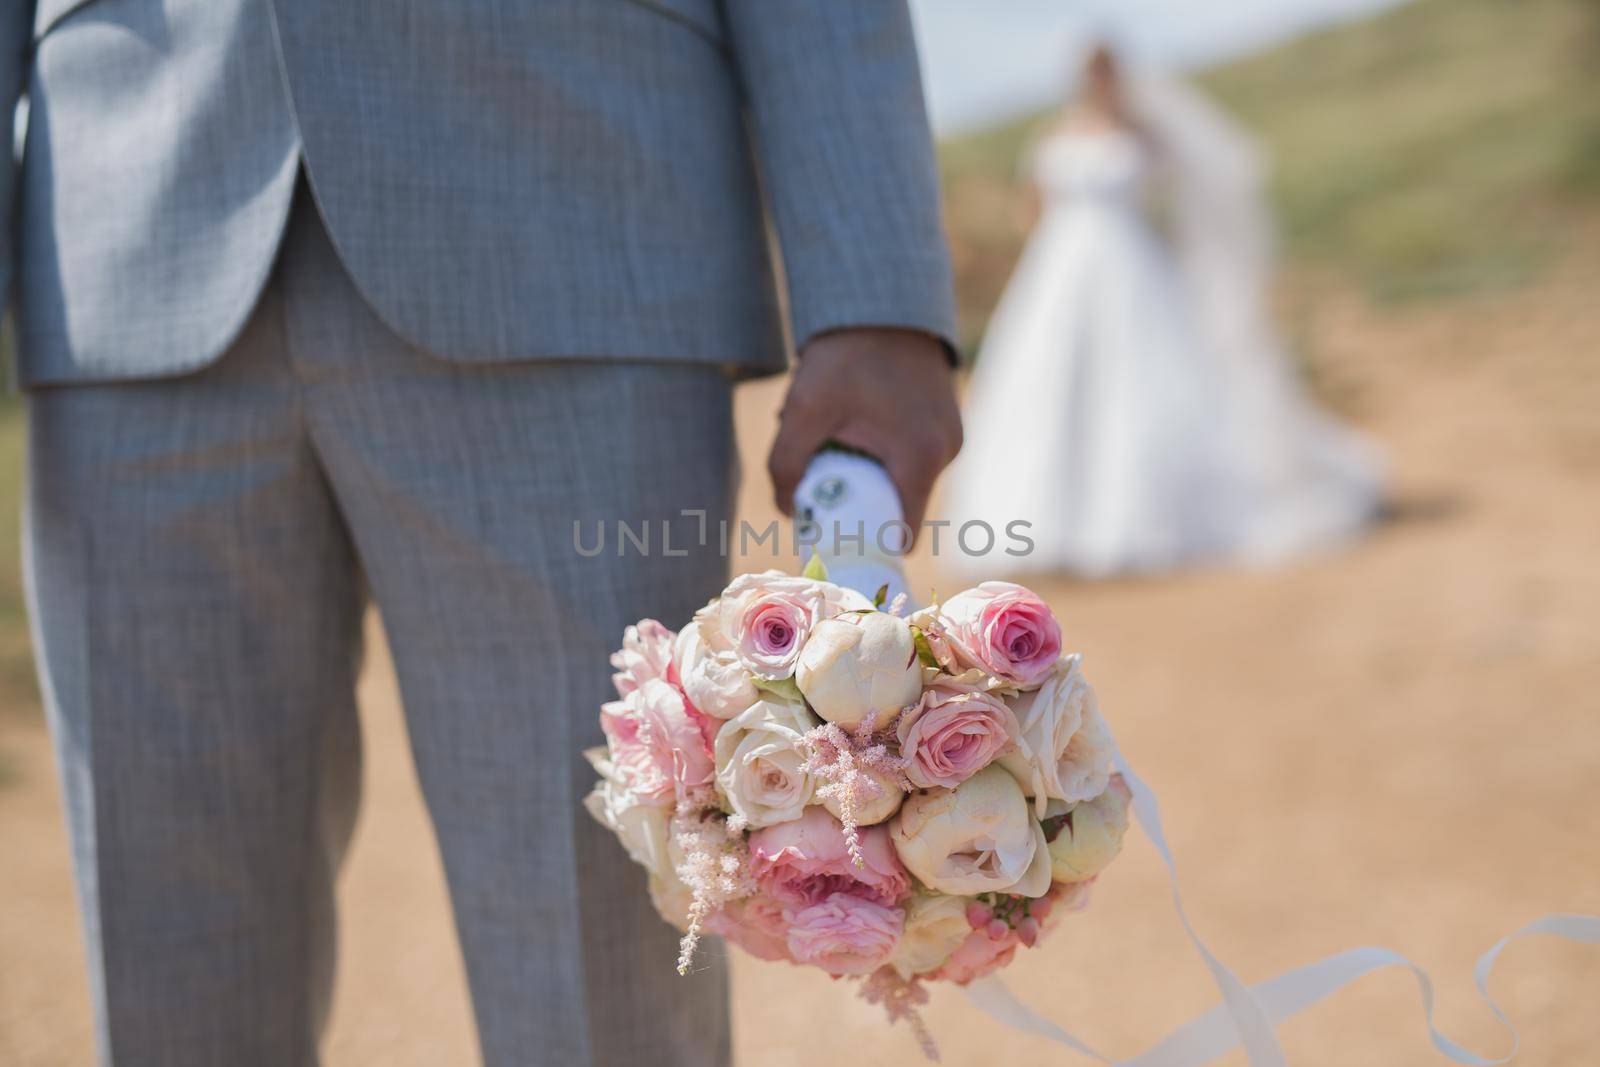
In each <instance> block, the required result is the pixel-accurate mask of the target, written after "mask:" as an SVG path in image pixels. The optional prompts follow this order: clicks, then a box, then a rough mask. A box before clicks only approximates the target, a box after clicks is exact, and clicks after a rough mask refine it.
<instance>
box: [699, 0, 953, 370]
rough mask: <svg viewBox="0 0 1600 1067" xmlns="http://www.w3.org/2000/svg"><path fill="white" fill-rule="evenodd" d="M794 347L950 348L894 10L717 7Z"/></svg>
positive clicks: (914, 91) (932, 178) (949, 319)
mask: <svg viewBox="0 0 1600 1067" xmlns="http://www.w3.org/2000/svg"><path fill="white" fill-rule="evenodd" d="M724 19H725V24H726V27H727V31H728V38H729V42H730V45H731V48H732V54H733V59H734V63H735V65H736V66H737V68H738V72H739V76H740V78H741V81H742V83H743V86H744V92H745V96H746V106H747V110H748V114H749V122H750V128H751V139H752V142H753V146H754V150H755V154H756V159H757V162H758V165H759V167H760V170H761V175H762V183H763V188H764V191H765V195H766V198H767V203H768V206H769V209H770V211H771V213H772V219H773V223H774V225H775V226H776V228H777V236H778V243H779V246H780V247H781V249H782V257H783V268H784V274H785V275H786V280H787V284H788V298H789V315H790V323H791V327H792V329H793V333H794V339H795V343H796V344H797V345H799V346H802V347H803V346H804V345H805V343H806V342H807V341H808V340H810V339H811V338H812V337H815V336H816V335H817V334H820V333H824V332H827V331H829V330H836V329H841V328H845V327H851V326H897V327H902V328H906V329H913V330H919V331H922V332H925V333H929V334H932V335H934V336H936V337H938V338H940V339H941V340H943V341H944V342H945V343H946V345H947V346H949V348H950V350H951V351H952V352H954V351H955V347H954V343H953V342H954V339H955V336H956V325H955V308H954V303H955V302H954V296H953V293H952V286H951V272H950V258H949V251H948V249H947V247H946V244H945V239H944V231H943V226H942V224H941V221H940V205H939V180H938V171H937V164H936V161H935V158H934V152H933V140H932V136H931V134H930V132H929V129H928V118H927V112H926V109H925V107H924V104H923V99H922V82H921V77H920V71H919V69H918V62H917V48H916V41H915V39H914V38H913V36H912V30H911V16H910V12H909V11H908V9H907V6H906V2H905V0H724Z"/></svg>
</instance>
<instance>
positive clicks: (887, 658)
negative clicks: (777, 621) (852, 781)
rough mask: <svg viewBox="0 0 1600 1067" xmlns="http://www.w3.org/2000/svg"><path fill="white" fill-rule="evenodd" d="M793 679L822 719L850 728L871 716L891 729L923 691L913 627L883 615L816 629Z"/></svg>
mask: <svg viewBox="0 0 1600 1067" xmlns="http://www.w3.org/2000/svg"><path fill="white" fill-rule="evenodd" d="M794 680H795V684H796V685H798V686H799V687H800V692H801V693H803V694H805V698H806V700H807V702H809V703H810V705H811V707H812V709H813V710H815V711H816V713H817V714H818V715H821V716H822V717H823V718H824V719H827V720H828V721H829V722H831V723H836V724H838V725H839V726H840V727H842V728H843V729H846V730H854V729H855V728H856V727H858V726H860V725H861V723H862V721H863V720H865V719H866V718H867V717H868V716H872V717H873V718H874V719H875V721H876V723H877V724H878V725H879V726H887V725H888V723H889V720H890V719H891V718H892V717H893V716H894V715H895V714H897V713H898V712H899V711H900V709H901V708H904V707H905V706H907V705H908V704H915V703H916V702H917V698H918V697H919V696H920V695H921V693H922V668H921V665H920V664H918V662H917V650H916V646H915V645H914V644H913V643H912V638H911V627H910V626H909V625H907V623H906V621H905V620H904V619H900V618H896V617H895V616H893V615H890V614H888V613H886V612H882V611H869V612H864V613H861V614H853V615H845V616H841V617H840V618H837V619H829V620H825V621H823V622H820V623H818V624H817V625H816V626H814V627H813V628H812V630H811V635H810V637H809V638H807V640H806V643H805V647H804V648H802V649H801V650H800V658H799V661H798V663H797V664H796V667H795V675H794Z"/></svg>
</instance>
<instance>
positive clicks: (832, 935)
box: [787, 893, 905, 975]
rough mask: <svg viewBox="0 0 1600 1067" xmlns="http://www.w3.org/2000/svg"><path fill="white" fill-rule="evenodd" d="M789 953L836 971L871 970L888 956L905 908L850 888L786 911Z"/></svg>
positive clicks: (794, 957) (860, 972)
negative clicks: (865, 897) (856, 893)
mask: <svg viewBox="0 0 1600 1067" xmlns="http://www.w3.org/2000/svg"><path fill="white" fill-rule="evenodd" d="M787 914H788V917H789V919H790V922H791V925H790V926H789V937H788V945H789V955H790V957H791V958H793V959H794V961H795V962H796V963H809V964H811V965H812V966H815V967H820V968H822V969H823V970H825V971H827V972H828V973H829V974H832V975H845V974H871V973H872V972H873V971H875V970H877V969H878V968H879V967H881V966H883V965H884V964H885V963H887V962H888V961H889V957H890V956H891V955H893V954H894V948H895V945H896V944H898V943H899V941H900V932H901V930H902V929H903V928H904V927H905V913H904V912H902V911H901V910H900V909H899V908H890V907H885V906H884V905H882V904H876V903H874V902H872V901H870V900H862V899H861V898H860V897H855V896H851V895H850V894H848V893H833V894H831V895H829V896H828V897H826V898H824V899H823V900H821V901H819V902H817V903H815V904H813V905H811V906H810V907H807V908H802V909H800V910H798V911H794V912H792V913H787Z"/></svg>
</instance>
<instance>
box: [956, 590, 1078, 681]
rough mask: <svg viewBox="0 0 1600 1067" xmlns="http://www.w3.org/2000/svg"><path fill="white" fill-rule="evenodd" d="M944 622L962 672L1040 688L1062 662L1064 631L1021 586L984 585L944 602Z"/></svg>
mask: <svg viewBox="0 0 1600 1067" xmlns="http://www.w3.org/2000/svg"><path fill="white" fill-rule="evenodd" d="M939 617H940V619H941V620H942V621H943V622H944V626H945V634H944V636H945V638H946V640H948V641H949V642H950V644H951V645H952V646H953V648H954V650H955V653H956V658H957V659H958V660H960V662H961V664H962V666H964V667H976V668H977V669H978V670H981V671H983V672H984V673H985V674H990V675H993V676H994V677H996V678H999V679H1001V680H1003V681H1006V682H1009V683H1011V684H1012V685H1015V686H1018V687H1019V688H1022V689H1030V688H1032V687H1033V686H1035V685H1037V684H1039V682H1040V681H1041V680H1043V678H1044V677H1045V676H1046V675H1047V674H1049V673H1050V669H1051V668H1052V667H1054V666H1055V663H1056V660H1058V659H1060V658H1061V625H1060V624H1059V623H1057V622H1056V617H1055V615H1053V614H1052V613H1051V611H1050V608H1049V606H1048V605H1047V604H1045V602H1044V601H1042V600H1040V599H1039V598H1038V596H1036V595H1035V594H1034V593H1033V592H1032V591H1031V590H1029V589H1024V588H1023V587H1022V586H1020V585H1013V584H1012V583H1011V582H984V583H983V584H981V585H979V586H978V587H977V588H975V589H968V590H966V591H965V592H962V593H957V594H956V595H955V596H953V597H951V598H950V599H949V600H947V601H945V602H944V604H943V605H941V606H940V608H939Z"/></svg>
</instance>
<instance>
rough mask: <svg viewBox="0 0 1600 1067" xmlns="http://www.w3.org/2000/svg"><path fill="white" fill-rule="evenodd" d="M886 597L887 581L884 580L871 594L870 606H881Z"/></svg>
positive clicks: (887, 590) (887, 595)
mask: <svg viewBox="0 0 1600 1067" xmlns="http://www.w3.org/2000/svg"><path fill="white" fill-rule="evenodd" d="M888 599H889V583H888V582H884V583H883V584H882V585H880V586H878V591H877V592H876V593H873V594H872V606H873V607H875V608H881V607H883V602H884V601H885V600H888Z"/></svg>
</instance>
